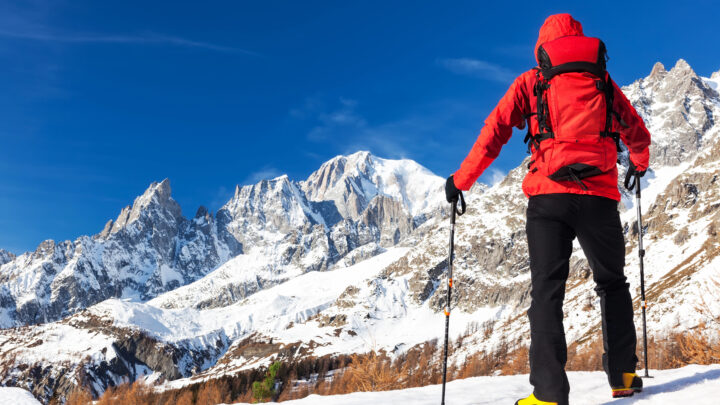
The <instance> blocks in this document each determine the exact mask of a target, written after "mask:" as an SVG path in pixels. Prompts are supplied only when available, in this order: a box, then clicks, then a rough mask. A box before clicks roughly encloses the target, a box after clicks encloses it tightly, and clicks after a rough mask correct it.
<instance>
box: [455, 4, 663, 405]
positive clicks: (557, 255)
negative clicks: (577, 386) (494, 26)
mask: <svg viewBox="0 0 720 405" xmlns="http://www.w3.org/2000/svg"><path fill="white" fill-rule="evenodd" d="M535 55H536V59H537V62H538V67H537V68H533V69H531V70H529V71H527V72H525V73H523V74H522V75H520V77H518V78H517V79H515V82H514V83H513V84H512V85H511V86H510V89H509V90H508V91H507V93H506V94H505V96H504V97H503V98H502V99H501V100H500V103H499V104H498V105H497V107H495V109H494V110H493V111H492V112H491V113H490V116H489V117H488V118H487V119H486V120H485V126H484V127H483V128H482V130H481V132H480V135H479V136H478V138H477V141H476V142H475V145H474V146H473V148H472V150H471V151H470V153H469V155H468V156H467V157H466V158H465V160H464V161H463V163H462V165H461V166H460V169H459V170H458V171H456V172H455V174H454V175H452V176H450V177H449V178H448V179H447V182H446V186H445V192H446V197H447V200H448V202H452V201H457V199H458V196H459V195H460V190H469V189H470V187H471V186H472V185H473V184H474V183H475V181H476V180H477V179H478V177H479V176H480V175H481V174H482V173H483V171H484V170H485V169H486V168H487V167H488V166H489V165H490V163H492V161H493V160H494V159H495V158H496V157H497V156H498V154H499V152H500V149H501V148H502V146H503V145H504V144H506V143H507V141H508V139H509V138H510V136H511V135H512V130H513V127H518V128H519V129H523V128H524V127H525V125H526V122H527V126H528V135H527V136H526V138H525V142H526V143H528V150H529V151H530V152H531V160H530V163H529V165H528V172H527V175H526V176H525V179H524V181H523V184H522V188H523V192H524V193H525V195H526V196H527V197H528V199H529V200H528V208H527V225H526V232H527V240H528V250H529V255H530V272H531V280H532V290H531V293H530V297H531V302H530V309H529V310H528V317H529V318H530V356H529V357H530V383H531V384H532V385H533V387H534V390H533V393H532V394H531V395H530V396H529V397H527V398H523V399H520V400H518V401H517V402H516V405H542V404H560V405H563V404H564V405H567V404H568V394H569V392H570V386H569V383H568V379H567V375H566V374H565V363H566V361H567V343H566V341H565V331H564V328H563V311H562V304H563V298H564V296H565V283H566V281H567V277H568V272H569V260H570V255H571V253H572V243H573V239H575V238H576V237H577V238H578V241H579V242H580V246H581V247H582V249H583V251H584V252H585V256H586V257H587V259H588V263H589V264H590V268H591V269H592V271H593V279H594V280H595V283H596V288H595V291H596V292H597V294H598V295H599V297H600V309H601V312H602V332H603V348H604V354H603V367H604V369H605V372H606V373H607V377H608V381H609V383H610V387H611V389H612V396H613V397H623V396H631V395H633V393H635V392H640V391H641V390H642V380H641V379H640V378H639V377H638V376H637V375H636V374H635V366H636V363H637V361H638V358H637V356H636V355H635V345H636V336H635V325H634V322H633V307H632V299H631V297H630V291H629V284H628V283H627V282H626V278H625V275H624V274H623V267H624V266H625V241H624V239H623V228H622V225H621V223H620V216H619V213H618V210H617V203H618V201H620V192H619V190H618V181H617V180H618V169H617V165H616V163H617V152H618V151H619V150H620V143H619V140H620V139H621V140H622V141H623V143H624V144H625V145H627V147H628V149H629V152H630V170H632V171H634V172H635V173H636V174H637V175H639V176H642V175H644V173H645V171H646V170H647V168H648V164H649V151H648V146H649V145H650V133H649V132H648V130H647V129H646V128H645V124H644V123H643V121H642V119H641V118H640V116H639V115H638V114H637V112H636V111H635V109H634V108H633V107H632V105H631V104H630V102H629V101H628V100H627V98H626V97H625V95H624V94H623V93H622V91H621V90H620V88H619V87H618V86H617V85H616V84H615V82H614V81H612V79H610V76H609V75H608V74H607V72H606V71H605V62H606V60H607V58H606V51H605V45H604V44H603V43H602V41H600V40H599V39H597V38H591V37H586V36H584V35H583V31H582V26H581V25H580V23H579V22H578V21H576V20H575V19H573V18H572V16H570V15H569V14H557V15H552V16H550V17H548V18H547V20H545V23H544V24H543V26H542V27H541V28H540V35H539V37H538V41H537V44H536V45H535Z"/></svg>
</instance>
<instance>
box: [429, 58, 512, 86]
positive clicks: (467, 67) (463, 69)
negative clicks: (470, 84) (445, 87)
mask: <svg viewBox="0 0 720 405" xmlns="http://www.w3.org/2000/svg"><path fill="white" fill-rule="evenodd" d="M437 63H438V64H439V65H440V66H442V67H444V68H445V69H447V70H449V71H451V72H453V73H455V74H459V75H467V76H473V77H477V78H480V79H485V80H492V81H496V82H502V83H508V82H512V81H513V80H514V79H515V77H517V74H516V73H515V72H512V71H511V70H509V69H507V68H504V67H502V66H500V65H497V64H495V63H491V62H486V61H484V60H479V59H472V58H455V59H440V60H438V62H437Z"/></svg>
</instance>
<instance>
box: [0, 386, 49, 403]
mask: <svg viewBox="0 0 720 405" xmlns="http://www.w3.org/2000/svg"><path fill="white" fill-rule="evenodd" d="M0 403H2V404H12V405H40V402H39V401H38V400H37V399H35V397H33V396H32V394H31V393H30V392H28V391H26V390H24V389H22V388H17V387H0Z"/></svg>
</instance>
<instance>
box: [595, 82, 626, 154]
mask: <svg viewBox="0 0 720 405" xmlns="http://www.w3.org/2000/svg"><path fill="white" fill-rule="evenodd" d="M596 83H597V86H598V90H600V91H602V92H604V93H605V111H606V112H607V113H606V115H605V130H604V131H602V132H601V133H600V135H601V136H604V137H608V138H612V140H613V141H615V148H616V149H617V151H618V152H622V151H623V150H622V147H621V146H620V133H619V132H613V130H612V121H613V116H614V117H615V118H616V119H617V120H618V123H619V124H620V125H621V126H622V127H623V128H627V127H628V125H627V124H626V123H625V121H624V120H623V119H622V118H621V117H620V114H618V113H617V112H616V111H615V110H613V105H614V103H615V86H613V83H612V79H610V74H609V73H605V76H604V77H603V80H598V81H597V82H596Z"/></svg>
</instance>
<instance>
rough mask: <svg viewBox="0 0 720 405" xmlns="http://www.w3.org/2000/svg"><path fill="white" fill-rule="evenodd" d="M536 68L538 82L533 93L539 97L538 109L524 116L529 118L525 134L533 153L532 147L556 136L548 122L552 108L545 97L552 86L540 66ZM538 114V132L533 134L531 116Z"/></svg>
mask: <svg viewBox="0 0 720 405" xmlns="http://www.w3.org/2000/svg"><path fill="white" fill-rule="evenodd" d="M533 69H534V70H535V77H536V78H537V82H535V86H534V87H533V95H534V96H535V98H536V99H537V110H536V112H534V113H530V114H526V115H525V116H524V117H525V119H527V120H528V130H527V134H526V135H525V140H524V142H525V143H526V144H527V145H528V153H532V150H531V147H532V146H533V145H534V146H535V148H536V149H538V148H540V142H542V141H544V140H546V139H551V138H555V134H554V133H553V132H552V128H550V124H549V123H548V117H549V115H550V109H549V107H548V103H547V98H546V97H545V91H547V89H549V88H550V83H549V82H548V79H546V78H545V75H544V74H541V72H542V70H541V69H540V68H533ZM533 115H535V116H536V118H537V122H538V133H537V134H533V133H532V130H531V127H532V126H531V125H530V122H529V120H530V117H532V116H533Z"/></svg>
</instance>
